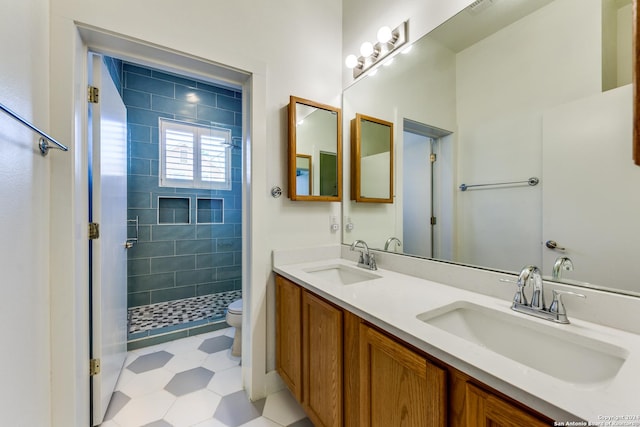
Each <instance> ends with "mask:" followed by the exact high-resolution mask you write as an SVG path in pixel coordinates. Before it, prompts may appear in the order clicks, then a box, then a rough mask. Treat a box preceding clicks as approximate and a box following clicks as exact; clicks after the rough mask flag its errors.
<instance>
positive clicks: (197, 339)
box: [164, 335, 203, 355]
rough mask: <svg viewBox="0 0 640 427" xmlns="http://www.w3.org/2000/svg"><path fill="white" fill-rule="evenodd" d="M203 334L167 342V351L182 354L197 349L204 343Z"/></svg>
mask: <svg viewBox="0 0 640 427" xmlns="http://www.w3.org/2000/svg"><path fill="white" fill-rule="evenodd" d="M202 341H203V340H202V336H201V335H197V336H194V337H187V338H181V339H179V340H175V341H170V342H168V343H166V347H165V348H164V350H165V351H168V352H169V353H171V354H176V355H178V354H181V353H184V352H188V351H191V350H197V349H198V347H199V346H200V344H202Z"/></svg>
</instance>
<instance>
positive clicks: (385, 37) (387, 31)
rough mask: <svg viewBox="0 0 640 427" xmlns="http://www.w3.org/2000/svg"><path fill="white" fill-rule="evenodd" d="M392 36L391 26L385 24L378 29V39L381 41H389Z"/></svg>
mask: <svg viewBox="0 0 640 427" xmlns="http://www.w3.org/2000/svg"><path fill="white" fill-rule="evenodd" d="M392 38H393V34H392V33H391V28H389V27H387V26H384V27H381V28H380V29H379V30H378V41H379V42H380V43H388V42H389V41H391V39H392Z"/></svg>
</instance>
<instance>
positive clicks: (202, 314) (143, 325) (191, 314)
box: [128, 291, 242, 335]
mask: <svg viewBox="0 0 640 427" xmlns="http://www.w3.org/2000/svg"><path fill="white" fill-rule="evenodd" d="M240 298H242V291H228V292H221V293H217V294H212V295H204V296H200V297H193V298H185V299H181V300H177V301H168V302H161V303H157V304H149V305H142V306H139V307H132V308H130V309H129V310H128V311H129V335H133V334H139V333H141V332H146V331H152V330H156V329H161V328H169V327H173V326H179V325H183V324H184V325H185V326H186V325H188V324H193V323H195V322H199V321H213V320H220V319H223V318H224V316H225V311H226V309H227V307H228V306H229V304H230V303H232V302H233V301H235V300H237V299H240Z"/></svg>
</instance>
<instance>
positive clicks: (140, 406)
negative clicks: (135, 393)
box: [113, 390, 176, 427]
mask: <svg viewBox="0 0 640 427" xmlns="http://www.w3.org/2000/svg"><path fill="white" fill-rule="evenodd" d="M175 401H176V397H175V396H174V395H172V394H171V393H168V392H166V391H164V390H162V391H156V392H155V393H150V394H147V395H145V396H142V397H138V398H136V399H131V400H130V401H129V402H128V403H127V404H126V405H125V406H124V408H122V410H121V411H120V412H118V413H117V414H116V416H115V417H113V420H114V421H115V422H116V423H118V424H119V425H120V426H121V427H140V426H143V425H145V424H149V423H151V422H154V421H158V420H160V419H162V418H163V417H164V416H165V414H166V413H167V411H168V410H169V408H170V407H171V405H173V403H174V402H175Z"/></svg>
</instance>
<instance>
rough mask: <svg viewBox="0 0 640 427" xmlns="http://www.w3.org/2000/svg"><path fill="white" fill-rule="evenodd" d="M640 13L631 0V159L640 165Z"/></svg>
mask: <svg viewBox="0 0 640 427" xmlns="http://www.w3.org/2000/svg"><path fill="white" fill-rule="evenodd" d="M639 21H640V13H638V0H633V54H634V58H633V161H634V162H635V164H636V165H638V166H640V31H639V29H640V22H639Z"/></svg>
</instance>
